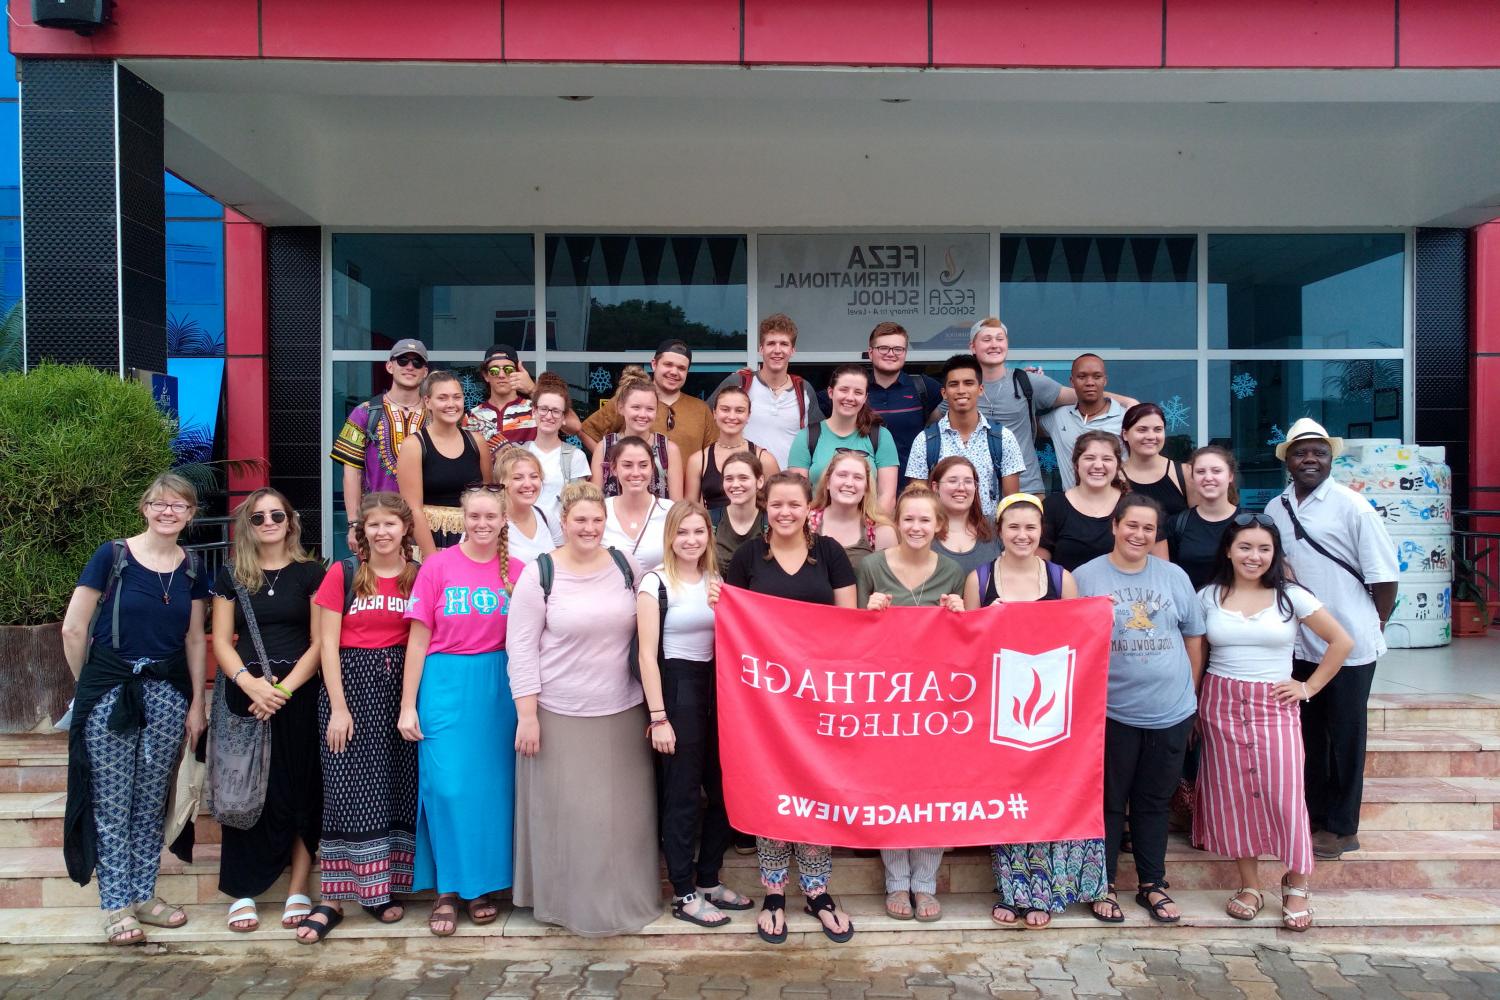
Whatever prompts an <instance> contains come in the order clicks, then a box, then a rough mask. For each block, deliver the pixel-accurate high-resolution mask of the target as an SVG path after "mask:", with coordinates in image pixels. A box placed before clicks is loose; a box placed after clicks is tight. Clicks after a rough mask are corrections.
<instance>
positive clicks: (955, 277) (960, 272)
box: [938, 247, 964, 288]
mask: <svg viewBox="0 0 1500 1000" xmlns="http://www.w3.org/2000/svg"><path fill="white" fill-rule="evenodd" d="M963 278H964V269H963V268H961V267H959V266H958V259H957V258H956V257H955V256H954V253H953V248H952V247H948V248H947V249H946V250H944V251H943V270H942V272H941V273H940V274H938V281H939V282H941V283H942V286H943V287H944V288H952V287H953V286H954V285H956V284H958V283H959V282H960V281H962V280H963Z"/></svg>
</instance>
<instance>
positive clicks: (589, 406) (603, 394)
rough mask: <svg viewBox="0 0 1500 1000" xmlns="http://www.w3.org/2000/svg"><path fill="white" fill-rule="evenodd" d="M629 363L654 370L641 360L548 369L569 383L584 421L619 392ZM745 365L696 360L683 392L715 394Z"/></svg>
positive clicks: (557, 365)
mask: <svg viewBox="0 0 1500 1000" xmlns="http://www.w3.org/2000/svg"><path fill="white" fill-rule="evenodd" d="M628 364H638V365H640V366H641V367H642V368H645V369H646V370H647V371H648V373H649V371H650V365H649V362H648V361H647V360H645V359H642V360H641V361H619V360H613V361H549V362H548V363H547V370H548V371H549V372H551V373H552V374H554V375H560V376H562V378H563V380H564V381H565V382H567V383H568V390H569V392H570V394H571V395H572V397H573V411H574V412H575V413H577V414H578V417H579V419H580V420H583V419H587V418H588V416H589V414H591V413H593V412H594V411H595V410H597V409H598V408H599V403H600V402H601V401H603V400H606V399H609V398H610V397H611V396H613V395H614V394H615V387H616V386H617V385H618V384H619V382H620V371H621V370H622V369H623V368H624V367H625V366H626V365H628ZM741 367H743V366H742V365H738V364H735V363H734V362H723V363H720V364H709V363H707V362H702V361H695V362H693V367H692V370H691V371H689V372H688V377H687V382H686V383H685V384H684V385H683V387H682V391H683V392H684V393H686V394H688V395H689V396H697V397H698V398H699V399H703V400H706V399H708V397H709V396H711V395H713V391H714V390H715V389H717V388H718V387H719V383H720V382H722V381H724V376H725V375H728V374H729V373H730V372H732V371H737V370H738V369H740V368H741Z"/></svg>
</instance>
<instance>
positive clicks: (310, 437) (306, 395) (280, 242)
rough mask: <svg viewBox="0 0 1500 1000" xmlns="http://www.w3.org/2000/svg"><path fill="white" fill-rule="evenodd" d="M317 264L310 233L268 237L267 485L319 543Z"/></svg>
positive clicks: (314, 231)
mask: <svg viewBox="0 0 1500 1000" xmlns="http://www.w3.org/2000/svg"><path fill="white" fill-rule="evenodd" d="M322 258H323V237H322V233H321V231H320V230H319V229H318V228H317V227H316V226H277V227H273V228H270V229H267V230H266V263H267V271H266V285H267V291H268V294H269V297H270V305H271V316H270V350H269V355H270V357H269V361H268V364H269V370H270V393H271V420H270V425H271V444H270V449H269V451H270V463H271V485H272V486H274V487H276V489H278V490H280V491H281V492H282V493H285V494H286V497H287V499H288V500H289V501H291V504H292V506H293V507H294V508H296V510H297V512H298V513H299V514H301V515H302V540H303V542H304V543H306V544H307V545H313V546H320V547H321V543H322V524H323V520H322V470H323V465H324V461H323V447H322V441H323V437H322V410H321V408H320V400H321V399H322V377H323V357H322V342H323V340H322V335H321V331H322V319H323V308H322V287H323V286H322V273H321V269H322Z"/></svg>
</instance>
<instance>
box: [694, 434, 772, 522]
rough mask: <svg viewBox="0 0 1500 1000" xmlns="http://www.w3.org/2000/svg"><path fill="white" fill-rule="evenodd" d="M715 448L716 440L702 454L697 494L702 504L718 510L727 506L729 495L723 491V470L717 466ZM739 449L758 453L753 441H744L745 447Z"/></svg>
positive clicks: (716, 446) (758, 450) (753, 453)
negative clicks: (701, 475)
mask: <svg viewBox="0 0 1500 1000" xmlns="http://www.w3.org/2000/svg"><path fill="white" fill-rule="evenodd" d="M716 448H718V443H717V442H715V443H714V444H711V445H709V446H708V453H707V454H706V455H704V456H703V478H702V479H701V480H700V481H699V490H700V492H699V495H700V496H701V497H702V498H703V506H705V507H707V508H708V509H709V510H720V509H722V508H724V507H728V506H729V497H728V496H727V495H726V494H725V493H724V470H723V469H721V468H719V456H718V452H717V451H716V450H715V449H716ZM740 451H748V452H749V453H750V454H752V455H759V454H760V449H759V448H757V447H756V446H755V442H754V441H746V442H745V447H743V448H741V449H740Z"/></svg>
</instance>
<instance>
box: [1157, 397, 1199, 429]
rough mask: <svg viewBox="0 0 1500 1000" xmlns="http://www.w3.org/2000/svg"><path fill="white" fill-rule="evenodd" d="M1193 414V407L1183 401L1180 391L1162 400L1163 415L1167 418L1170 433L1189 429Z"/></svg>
mask: <svg viewBox="0 0 1500 1000" xmlns="http://www.w3.org/2000/svg"><path fill="white" fill-rule="evenodd" d="M1192 414H1193V408H1192V407H1191V406H1189V405H1187V404H1186V403H1184V402H1183V401H1182V395H1181V394H1180V393H1179V394H1177V395H1174V396H1172V398H1171V399H1164V400H1162V402H1161V415H1162V416H1163V417H1164V418H1165V419H1166V424H1167V432H1168V433H1171V432H1172V431H1185V430H1187V429H1188V422H1189V421H1190V420H1191V419H1192Z"/></svg>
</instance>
